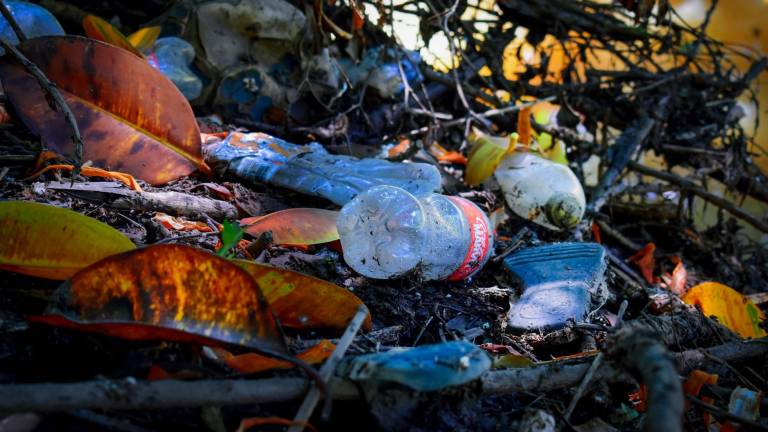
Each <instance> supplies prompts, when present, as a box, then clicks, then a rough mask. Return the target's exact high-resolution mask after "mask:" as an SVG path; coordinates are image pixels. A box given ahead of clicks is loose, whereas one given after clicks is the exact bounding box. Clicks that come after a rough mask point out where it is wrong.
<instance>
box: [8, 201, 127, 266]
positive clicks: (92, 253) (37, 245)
mask: <svg viewBox="0 0 768 432" xmlns="http://www.w3.org/2000/svg"><path fill="white" fill-rule="evenodd" d="M135 247H136V246H134V245H133V242H131V241H130V240H129V239H128V238H127V237H125V236H124V235H123V234H122V233H121V232H120V231H117V230H116V229H114V228H112V227H111V226H109V225H107V224H104V223H101V222H99V221H97V220H96V219H93V218H90V217H88V216H83V215H81V214H80V213H77V212H74V211H72V210H67V209H63V208H59V207H54V206H51V205H45V204H38V203H34V202H25V201H4V202H0V269H3V270H10V271H14V272H18V273H22V274H26V275H30V276H37V277H43V278H48V279H58V280H62V279H66V278H68V277H70V276H72V274H74V273H75V272H76V271H78V270H80V269H81V268H84V267H87V266H88V265H90V264H92V263H94V262H96V261H98V260H100V259H102V258H105V257H108V256H110V255H114V254H117V253H120V252H125V251H128V250H131V249H134V248H135Z"/></svg>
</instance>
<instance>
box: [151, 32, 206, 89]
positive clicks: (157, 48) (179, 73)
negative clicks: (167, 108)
mask: <svg viewBox="0 0 768 432" xmlns="http://www.w3.org/2000/svg"><path fill="white" fill-rule="evenodd" d="M194 60H195V48H194V47H193V46H192V45H190V44H189V42H187V41H185V40H184V39H180V38H177V37H164V38H160V39H158V40H156V41H155V44H154V45H153V46H152V50H151V51H150V53H149V55H148V56H147V61H149V64H150V65H152V67H154V68H155V69H157V70H159V71H160V72H162V73H163V75H165V76H166V77H168V79H170V80H171V81H172V82H173V84H175V85H176V87H177V88H178V89H179V90H180V91H181V93H182V94H183V95H184V97H185V98H187V100H192V99H195V98H197V97H198V96H200V92H202V91H203V82H202V81H201V80H200V78H198V76H197V75H195V73H194V72H192V71H191V70H190V69H189V65H190V64H192V62H193V61H194Z"/></svg>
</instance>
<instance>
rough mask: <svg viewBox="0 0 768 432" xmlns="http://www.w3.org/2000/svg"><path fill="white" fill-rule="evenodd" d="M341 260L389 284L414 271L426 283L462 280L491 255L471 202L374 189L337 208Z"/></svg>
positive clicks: (484, 225) (482, 221) (482, 220)
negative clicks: (391, 280)
mask: <svg viewBox="0 0 768 432" xmlns="http://www.w3.org/2000/svg"><path fill="white" fill-rule="evenodd" d="M336 228H337V229H338V231H339V238H340V240H341V246H342V249H343V250H344V260H345V261H346V262H347V264H349V266H350V267H352V268H353V269H354V270H355V271H357V272H358V273H360V274H362V275H364V276H368V277H371V278H375V279H388V278H391V277H397V276H401V275H403V274H405V273H407V272H411V271H414V270H416V271H419V272H420V273H421V275H422V276H423V277H424V278H425V279H431V280H436V279H446V280H462V279H465V278H467V277H469V276H471V275H472V274H474V273H475V272H476V271H477V270H479V269H480V268H481V267H482V266H483V265H484V264H485V262H486V261H487V260H488V258H489V256H490V255H491V252H492V246H493V233H492V232H491V231H492V230H491V226H490V223H489V222H488V218H487V217H486V215H485V213H483V212H482V210H480V209H479V208H478V207H477V206H476V205H475V204H473V203H472V202H470V201H468V200H466V199H464V198H460V197H455V196H445V195H439V194H430V195H427V196H424V197H420V198H417V197H415V196H413V195H412V194H410V193H408V192H407V191H405V190H403V189H400V188H397V187H392V186H378V187H374V188H371V189H368V190H367V191H366V192H364V193H361V194H360V195H358V196H357V197H355V199H353V200H352V201H350V202H349V203H348V204H347V205H345V206H344V207H343V208H342V209H341V213H340V214H339V218H338V219H337V220H336Z"/></svg>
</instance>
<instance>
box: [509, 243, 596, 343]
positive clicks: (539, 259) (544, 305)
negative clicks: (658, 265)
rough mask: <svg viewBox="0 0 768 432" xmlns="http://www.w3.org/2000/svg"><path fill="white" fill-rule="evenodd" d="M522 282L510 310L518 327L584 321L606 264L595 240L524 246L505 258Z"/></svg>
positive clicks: (512, 323)
mask: <svg viewBox="0 0 768 432" xmlns="http://www.w3.org/2000/svg"><path fill="white" fill-rule="evenodd" d="M504 266H506V267H507V269H509V270H510V271H511V272H512V273H514V274H515V275H516V276H517V277H518V278H519V279H520V281H521V283H522V286H523V294H522V295H521V296H520V298H519V299H517V300H516V301H515V302H513V303H512V304H511V305H510V306H511V307H510V309H509V315H508V320H507V321H508V323H509V326H510V327H511V328H514V329H517V330H522V331H525V330H530V329H546V330H556V329H558V328H562V327H564V326H565V325H566V322H567V321H568V320H569V319H570V320H577V321H580V320H583V319H584V318H585V316H586V314H587V312H588V308H589V304H590V302H591V301H592V299H593V296H596V295H598V294H599V291H600V289H601V288H602V285H603V275H604V273H605V268H606V266H607V263H606V261H605V249H604V248H603V247H602V246H601V245H599V244H597V243H552V244H546V245H541V246H535V247H530V248H525V249H523V250H521V251H518V252H515V253H513V254H512V255H510V256H508V257H507V258H505V259H504Z"/></svg>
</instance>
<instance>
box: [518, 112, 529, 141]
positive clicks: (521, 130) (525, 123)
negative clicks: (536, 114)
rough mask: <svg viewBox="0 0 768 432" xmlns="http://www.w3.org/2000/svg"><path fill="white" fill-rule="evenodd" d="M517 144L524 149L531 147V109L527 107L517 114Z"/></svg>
mask: <svg viewBox="0 0 768 432" xmlns="http://www.w3.org/2000/svg"><path fill="white" fill-rule="evenodd" d="M517 134H518V135H519V136H520V137H519V138H518V142H519V143H520V144H522V145H524V146H526V147H528V146H530V145H531V107H530V106H527V107H525V108H523V109H521V110H520V112H519V113H517Z"/></svg>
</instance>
